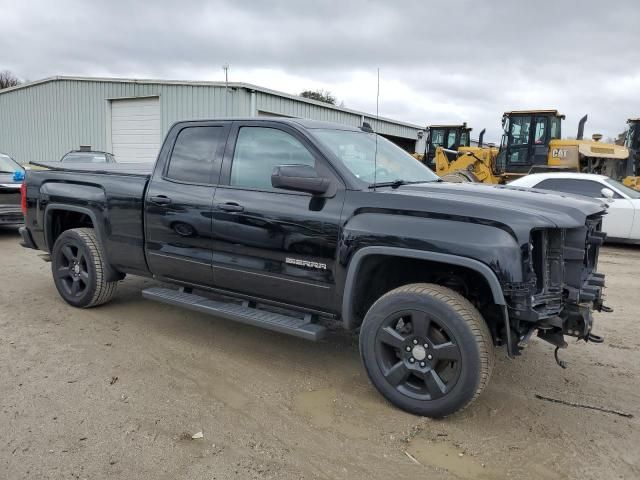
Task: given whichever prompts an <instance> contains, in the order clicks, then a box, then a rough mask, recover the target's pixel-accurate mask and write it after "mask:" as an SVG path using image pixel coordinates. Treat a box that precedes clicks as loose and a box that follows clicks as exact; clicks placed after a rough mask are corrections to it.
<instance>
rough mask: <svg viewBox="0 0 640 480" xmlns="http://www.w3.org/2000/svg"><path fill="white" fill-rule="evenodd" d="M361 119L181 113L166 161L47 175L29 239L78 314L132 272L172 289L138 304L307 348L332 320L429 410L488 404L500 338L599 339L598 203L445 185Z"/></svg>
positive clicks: (378, 372)
mask: <svg viewBox="0 0 640 480" xmlns="http://www.w3.org/2000/svg"><path fill="white" fill-rule="evenodd" d="M367 127H368V126H367V125H365V126H364V127H363V128H352V127H346V126H341V125H336V124H331V123H323V122H315V121H306V120H298V119H275V118H264V119H256V118H251V119H233V120H224V121H221V120H216V121H214V120H212V121H188V122H180V123H177V124H175V125H174V126H173V127H172V128H171V129H170V131H169V133H168V135H167V138H166V139H165V142H164V144H163V146H162V148H161V150H160V153H159V156H158V160H157V162H156V164H155V166H154V167H151V166H149V165H127V164H104V165H100V166H96V165H83V164H73V165H69V166H66V165H61V164H60V163H57V164H56V163H51V164H41V166H44V167H47V168H48V169H46V170H39V171H35V170H30V171H28V172H27V176H26V219H25V227H24V228H22V230H21V235H22V244H23V245H24V246H25V247H29V248H36V249H40V250H44V251H46V252H50V257H51V261H52V272H53V279H54V282H55V285H56V287H57V289H58V291H59V293H60V295H61V296H62V298H63V299H64V300H65V301H66V302H68V303H69V304H71V305H73V306H76V307H93V306H96V305H100V304H103V303H105V302H107V301H109V300H110V299H111V297H112V296H113V295H114V293H115V290H116V285H117V283H118V281H120V280H122V279H123V278H124V277H125V275H126V274H131V275H143V276H147V277H153V278H156V279H158V280H161V281H164V282H168V283H171V284H174V285H175V286H176V288H175V289H170V288H161V287H153V288H149V289H147V290H145V291H143V295H144V296H145V297H146V298H149V299H153V300H157V301H161V302H166V303H169V304H173V305H179V306H182V307H185V308H188V309H193V310H196V311H200V312H206V313H210V314H214V315H216V316H218V317H223V318H226V319H230V320H235V321H240V322H244V323H249V324H252V325H256V326H261V327H264V328H268V329H272V330H277V331H279V332H284V333H290V334H293V335H298V336H300V337H303V338H307V339H311V340H318V339H320V338H322V337H323V335H324V334H325V332H326V325H327V322H326V321H324V320H323V319H327V318H329V319H334V320H338V321H339V322H341V324H342V325H343V326H344V327H345V328H347V329H359V338H360V351H361V356H362V360H363V363H364V367H365V369H366V371H367V373H368V375H369V377H370V379H371V381H372V382H373V384H374V385H375V386H376V387H377V388H378V390H379V391H380V392H381V393H382V395H384V396H385V397H386V398H387V399H388V400H389V401H391V402H392V403H393V404H395V405H397V406H398V407H400V408H402V409H404V410H407V411H409V412H413V413H416V414H420V415H426V416H432V417H442V416H446V415H449V414H451V413H453V412H456V411H458V410H460V409H462V408H464V407H465V406H466V405H468V404H469V403H470V402H471V401H472V400H474V399H475V398H476V397H477V396H478V395H479V394H480V392H481V391H482V390H483V388H484V387H485V386H486V384H487V382H488V381H489V377H490V375H491V370H492V366H493V360H494V346H499V345H504V346H505V347H506V350H507V353H508V355H509V356H510V357H513V356H515V355H518V354H519V352H520V350H521V349H522V348H523V347H524V345H525V344H526V342H527V341H528V340H529V338H530V337H531V335H532V334H533V333H537V335H538V336H539V337H540V338H542V339H544V340H547V341H549V342H550V343H552V344H553V345H554V346H556V347H557V348H564V347H566V346H567V344H566V342H565V340H564V337H565V336H572V337H577V338H578V339H583V340H586V341H597V340H600V338H599V337H597V336H595V335H594V334H592V333H591V330H592V316H591V311H592V310H593V309H597V310H602V309H603V308H606V307H603V305H602V300H601V298H602V289H603V287H604V276H603V275H602V274H599V273H597V272H596V265H597V259H598V250H599V247H600V245H601V244H602V241H603V238H604V234H603V233H601V231H600V224H601V218H602V215H603V214H604V206H603V205H602V204H601V203H599V202H597V201H594V200H590V199H587V198H583V199H579V198H577V197H570V196H564V197H561V196H559V195H558V194H555V193H550V192H543V191H533V190H527V189H516V188H509V187H503V186H487V185H480V184H448V183H443V182H442V181H440V180H439V178H438V177H437V176H436V175H435V174H434V173H433V172H432V171H431V170H429V169H428V168H427V167H425V166H424V165H422V164H421V163H420V162H417V161H415V159H414V158H412V157H411V156H410V155H408V154H407V153H405V152H404V151H402V150H401V149H400V148H398V147H396V146H395V145H393V144H392V143H391V142H389V141H387V140H386V139H384V138H382V137H379V136H377V135H375V134H373V133H372V132H371V130H370V128H367ZM557 348H556V353H557ZM556 358H557V356H556Z"/></svg>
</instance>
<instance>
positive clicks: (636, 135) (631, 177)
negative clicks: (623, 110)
mask: <svg viewBox="0 0 640 480" xmlns="http://www.w3.org/2000/svg"><path fill="white" fill-rule="evenodd" d="M627 124H628V125H629V129H628V130H627V136H626V137H625V139H624V146H625V147H627V148H628V149H629V162H628V165H627V169H626V170H627V171H626V174H627V177H625V178H624V179H623V183H624V184H625V185H627V186H628V187H631V188H635V189H637V190H640V118H630V119H629V120H627Z"/></svg>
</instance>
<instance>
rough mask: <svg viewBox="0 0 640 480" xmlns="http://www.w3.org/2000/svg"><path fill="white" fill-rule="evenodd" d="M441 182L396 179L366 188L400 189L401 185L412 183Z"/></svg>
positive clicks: (438, 180) (439, 180)
mask: <svg viewBox="0 0 640 480" xmlns="http://www.w3.org/2000/svg"><path fill="white" fill-rule="evenodd" d="M441 181H442V180H441V179H440V178H438V179H437V180H414V181H411V182H410V181H408V180H402V179H397V180H393V181H391V182H379V183H372V184H371V185H369V187H367V188H378V187H391V188H398V187H401V186H402V185H413V184H414V183H431V182H441Z"/></svg>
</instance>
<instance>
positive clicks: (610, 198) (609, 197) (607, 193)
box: [600, 187, 615, 203]
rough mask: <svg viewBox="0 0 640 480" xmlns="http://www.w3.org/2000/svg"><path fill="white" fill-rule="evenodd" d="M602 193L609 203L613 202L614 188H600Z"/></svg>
mask: <svg viewBox="0 0 640 480" xmlns="http://www.w3.org/2000/svg"><path fill="white" fill-rule="evenodd" d="M600 193H601V194H602V196H603V197H604V198H606V199H607V203H611V202H613V197H614V195H615V193H613V190H611V189H610V188H607V187H605V188H603V189H602V190H600Z"/></svg>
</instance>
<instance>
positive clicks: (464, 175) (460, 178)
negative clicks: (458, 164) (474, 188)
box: [440, 170, 479, 183]
mask: <svg viewBox="0 0 640 480" xmlns="http://www.w3.org/2000/svg"><path fill="white" fill-rule="evenodd" d="M440 178H442V180H443V181H445V182H449V183H469V182H471V183H477V182H478V181H479V180H478V177H476V175H475V174H474V173H473V172H470V171H467V170H457V171H455V172H453V173H447V174H446V175H443V176H442V177H440Z"/></svg>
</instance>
